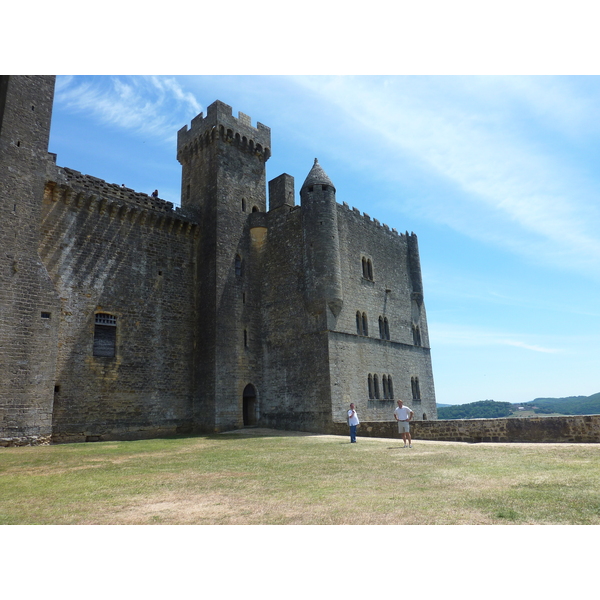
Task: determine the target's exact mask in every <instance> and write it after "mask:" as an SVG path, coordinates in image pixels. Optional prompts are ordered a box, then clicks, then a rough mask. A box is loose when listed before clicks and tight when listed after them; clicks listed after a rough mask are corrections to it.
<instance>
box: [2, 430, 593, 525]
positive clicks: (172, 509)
mask: <svg viewBox="0 0 600 600" xmlns="http://www.w3.org/2000/svg"><path fill="white" fill-rule="evenodd" d="M0 524H327V525H331V524H414V525H424V524H590V525H595V524H600V445H595V444H465V443H458V442H424V441H419V440H415V443H414V448H413V449H403V448H401V443H400V442H399V441H397V440H392V439H376V438H359V443H358V444H352V445H351V444H350V443H349V440H348V439H347V438H346V437H339V436H326V435H308V434H291V433H288V434H283V433H281V434H277V433H276V432H271V431H268V430H247V432H246V433H243V434H240V433H235V434H230V435H224V434H221V435H211V436H201V437H187V438H186V437H182V438H173V439H161V440H145V441H133V442H102V443H88V444H65V445H58V446H46V447H23V448H1V449H0Z"/></svg>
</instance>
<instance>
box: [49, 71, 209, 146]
mask: <svg viewBox="0 0 600 600" xmlns="http://www.w3.org/2000/svg"><path fill="white" fill-rule="evenodd" d="M55 101H56V102H57V103H61V104H62V105H63V106H64V107H65V108H67V109H68V110H71V111H76V112H83V111H85V112H87V113H89V114H92V115H94V116H95V118H96V119H98V120H99V121H101V122H102V124H103V125H110V126H114V127H118V128H122V129H127V130H132V131H136V132H138V133H140V134H143V135H149V136H152V137H156V138H157V139H160V140H168V141H172V140H173V137H174V135H175V133H176V131H177V130H178V129H179V128H180V126H181V123H182V122H186V121H188V120H189V119H190V117H193V116H195V115H196V114H198V113H199V112H201V110H202V107H201V105H200V104H199V103H198V102H197V100H196V99H195V97H194V95H193V94H191V93H190V92H187V91H185V90H184V89H183V88H182V87H181V86H180V85H179V83H178V82H177V80H176V79H175V78H174V77H157V76H143V77H124V76H123V77H83V78H80V77H77V78H73V77H59V78H58V81H57V87H56V100H55Z"/></svg>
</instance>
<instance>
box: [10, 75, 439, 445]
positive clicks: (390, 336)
mask: <svg viewBox="0 0 600 600" xmlns="http://www.w3.org/2000/svg"><path fill="white" fill-rule="evenodd" d="M53 96H54V77H51V76H1V77H0V207H1V211H2V212H1V219H0V250H1V253H0V438H4V439H5V440H17V441H20V442H21V443H23V441H25V442H27V441H29V442H32V443H47V442H49V441H52V442H57V443H58V442H75V441H96V440H109V439H135V438H142V437H158V436H162V435H169V434H174V433H194V432H198V433H203V432H204V433H206V432H219V431H227V430H232V429H236V428H242V427H245V426H246V427H248V426H261V427H270V428H278V429H296V430H301V431H308V432H317V433H319V432H320V433H328V432H333V431H335V430H336V428H339V424H340V423H345V421H346V410H347V408H348V405H349V403H350V402H354V403H355V404H356V405H357V408H358V411H359V415H360V417H361V420H363V421H374V422H376V421H390V420H392V419H393V415H392V411H393V408H394V406H395V401H396V399H399V398H401V399H403V400H404V401H405V402H407V403H408V404H409V406H411V407H412V408H413V410H414V411H415V417H416V419H417V420H435V419H436V403H435V392H434V384H433V374H432V367H431V357H430V349H429V337H428V331H427V321H426V314H425V307H424V304H423V286H422V280H421V269H420V260H419V253H418V245H417V237H416V236H415V235H414V234H410V235H409V234H408V232H407V233H406V234H398V232H397V231H396V230H395V229H391V230H390V229H389V228H388V227H387V226H386V225H382V224H380V223H379V222H378V221H377V220H376V219H371V218H370V217H369V216H368V215H366V214H361V213H360V212H359V211H358V210H357V209H355V208H350V207H349V206H348V205H347V204H346V203H343V204H338V202H337V200H336V189H335V185H334V183H333V182H332V181H331V180H330V179H329V177H328V176H327V175H326V173H325V171H324V170H323V168H322V167H321V166H320V165H319V163H318V161H317V160H315V163H314V165H312V168H310V167H311V166H310V165H307V171H309V172H308V176H307V177H306V180H305V181H304V183H303V184H302V186H301V188H300V192H299V196H300V203H299V204H296V192H295V189H294V179H293V177H291V176H289V175H287V174H282V175H280V176H279V177H276V178H275V179H273V180H271V181H269V182H268V185H267V180H266V162H267V160H268V159H269V156H270V154H271V135H270V129H269V128H268V127H266V126H264V125H262V124H261V123H257V125H256V127H254V126H252V124H251V120H250V117H248V116H247V115H245V114H243V113H239V115H238V117H237V118H236V117H234V116H232V109H231V107H229V106H228V105H226V104H224V103H222V102H220V101H217V102H214V103H213V104H212V105H210V106H209V107H208V109H207V111H206V115H204V114H202V113H201V114H200V115H198V116H197V117H195V118H194V119H193V120H192V122H191V127H189V128H188V127H187V126H185V127H183V128H182V129H181V130H180V131H179V133H178V142H177V159H178V160H179V162H180V163H181V165H182V169H183V170H182V191H181V207H177V208H174V207H173V205H172V204H171V203H170V202H166V201H163V200H161V199H159V198H153V197H151V196H148V195H147V194H144V193H138V192H135V191H133V190H131V189H128V188H125V187H123V186H119V185H116V184H110V183H106V182H105V181H102V180H100V179H97V178H95V177H92V176H89V175H84V174H81V173H79V172H77V171H74V170H72V169H69V168H66V167H59V166H57V164H56V156H55V155H53V154H50V153H49V152H48V141H49V133H50V121H51V114H52V104H53ZM267 188H268V202H267Z"/></svg>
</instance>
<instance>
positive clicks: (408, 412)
mask: <svg viewBox="0 0 600 600" xmlns="http://www.w3.org/2000/svg"><path fill="white" fill-rule="evenodd" d="M414 414H415V413H414V412H413V409H412V408H410V407H409V406H403V403H402V400H398V407H397V408H396V410H394V418H395V419H396V421H398V433H401V434H402V439H403V440H404V447H405V448H406V442H408V447H409V448H412V439H411V437H410V425H409V422H410V420H411V419H412V418H413V416H414Z"/></svg>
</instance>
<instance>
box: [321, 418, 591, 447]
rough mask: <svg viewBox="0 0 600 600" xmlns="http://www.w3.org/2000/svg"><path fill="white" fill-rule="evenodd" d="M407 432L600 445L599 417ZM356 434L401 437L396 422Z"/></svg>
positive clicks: (340, 429)
mask: <svg viewBox="0 0 600 600" xmlns="http://www.w3.org/2000/svg"><path fill="white" fill-rule="evenodd" d="M410 429H411V436H412V438H413V439H415V440H418V439H421V440H434V441H435V440H437V441H448V442H470V443H477V442H538V443H539V442H546V443H547V442H563V443H566V442H574V443H600V415H576V416H564V417H524V418H513V419H464V420H458V419H448V420H440V421H413V422H411V424H410ZM330 433H334V434H337V435H348V426H347V425H346V424H345V423H334V424H333V426H332V430H331V431H330ZM357 433H358V435H359V436H362V437H383V438H396V439H399V438H401V437H402V436H401V435H400V434H399V433H398V426H397V425H396V422H395V421H392V422H390V421H386V422H366V423H361V424H360V425H359V427H358V432H357Z"/></svg>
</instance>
